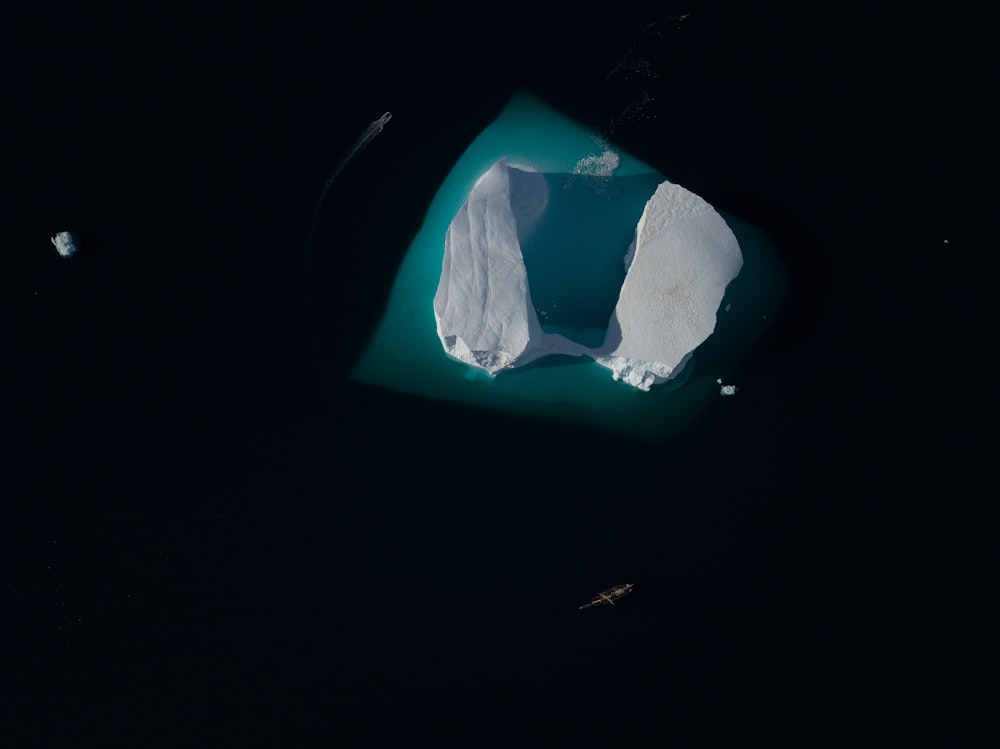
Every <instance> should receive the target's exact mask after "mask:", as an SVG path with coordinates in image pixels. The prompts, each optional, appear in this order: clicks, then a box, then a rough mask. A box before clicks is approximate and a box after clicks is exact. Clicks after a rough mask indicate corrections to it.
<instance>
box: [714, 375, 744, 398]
mask: <svg viewBox="0 0 1000 749" xmlns="http://www.w3.org/2000/svg"><path fill="white" fill-rule="evenodd" d="M716 382H717V383H719V385H720V386H721V387H719V395H736V391H737V390H739V388H738V387H736V386H735V385H723V384H722V378H721V377H720V378H719V379H718V380H716Z"/></svg>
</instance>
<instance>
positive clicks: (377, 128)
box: [308, 112, 392, 248]
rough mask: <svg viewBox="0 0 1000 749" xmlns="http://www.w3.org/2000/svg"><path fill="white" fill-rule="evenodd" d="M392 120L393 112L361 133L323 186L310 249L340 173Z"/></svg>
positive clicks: (314, 220)
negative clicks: (320, 217) (324, 203)
mask: <svg viewBox="0 0 1000 749" xmlns="http://www.w3.org/2000/svg"><path fill="white" fill-rule="evenodd" d="M391 119H392V112H386V113H385V114H383V115H382V116H381V117H379V118H378V119H377V120H375V121H374V122H373V123H371V124H370V125H369V126H368V127H366V128H365V131H364V132H363V133H361V137H359V138H358V139H357V140H356V141H354V145H353V146H351V148H350V149H349V150H348V151H347V153H346V154H345V155H344V158H342V159H341V160H340V163H339V164H337V166H336V168H335V169H334V170H333V173H332V174H331V175H330V178H329V179H328V180H327V181H326V184H325V185H324V186H323V192H321V193H320V194H319V200H317V201H316V211H315V212H314V213H313V219H312V224H310V226H309V237H308V243H309V247H310V248H311V247H312V241H313V235H314V234H315V233H316V224H317V223H318V222H319V212H320V210H321V209H322V208H323V201H324V200H326V194H327V193H328V192H329V191H330V187H331V186H332V185H333V183H334V182H335V181H336V179H337V177H338V176H340V173H341V172H342V171H344V168H345V167H346V166H347V165H348V164H350V163H351V162H352V161H353V160H354V158H355V157H356V156H357V155H358V154H359V153H361V152H362V151H364V150H365V148H367V147H368V144H369V143H371V142H372V141H373V140H375V136H377V135H378V134H379V133H381V132H382V128H384V127H385V124H386V123H387V122H388V121H389V120H391Z"/></svg>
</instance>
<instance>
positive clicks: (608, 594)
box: [580, 583, 634, 609]
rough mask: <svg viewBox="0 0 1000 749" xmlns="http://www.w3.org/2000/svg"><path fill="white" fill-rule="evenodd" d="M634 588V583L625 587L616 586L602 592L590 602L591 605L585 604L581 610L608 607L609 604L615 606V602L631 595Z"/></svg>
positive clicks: (626, 584)
mask: <svg viewBox="0 0 1000 749" xmlns="http://www.w3.org/2000/svg"><path fill="white" fill-rule="evenodd" d="M633 587H634V586H633V585H632V583H625V584H624V585H616V586H614V587H613V588H608V589H607V590H602V591H601V592H600V593H598V594H597V595H596V596H594V597H593V598H592V599H591V600H590V603H585V604H584V605H583V606H581V607H580V608H581V609H589V608H590V607H591V606H606V605H608V604H611V605H612V606H614V605H615V601H617V600H618V599H619V598H624V597H625V596H627V595H628V594H629V593H631V592H632V588H633Z"/></svg>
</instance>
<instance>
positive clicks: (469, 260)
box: [434, 159, 743, 390]
mask: <svg viewBox="0 0 1000 749" xmlns="http://www.w3.org/2000/svg"><path fill="white" fill-rule="evenodd" d="M547 201H548V187H547V184H546V181H545V177H544V175H542V174H541V173H539V172H536V171H532V170H531V169H530V168H527V167H525V168H522V167H515V166H512V165H510V164H508V163H507V161H506V159H500V160H499V161H497V162H496V163H494V164H493V166H492V167H491V168H490V169H489V171H487V172H486V173H485V174H484V175H483V176H482V177H480V179H479V181H478V182H477V183H476V185H475V187H474V188H473V190H472V192H471V194H470V195H469V198H468V200H467V201H466V202H465V204H464V205H463V206H462V207H461V209H460V210H459V212H458V214H457V215H456V216H455V218H454V219H453V220H452V222H451V225H450V226H449V227H448V231H447V234H446V238H445V249H444V260H443V263H442V268H441V279H440V282H439V284H438V287H437V293H436V295H435V297H434V316H435V319H436V321H437V334H438V338H440V340H441V343H442V344H443V346H444V349H445V351H446V352H447V353H448V354H449V355H450V356H452V357H454V358H456V359H459V360H461V361H463V362H466V363H468V364H471V365H473V366H476V367H479V368H481V369H485V370H486V371H488V372H489V373H490V374H496V373H497V372H500V371H502V370H504V369H510V368H513V367H519V366H523V365H525V364H528V363H529V362H532V361H534V360H536V359H538V358H539V357H542V356H546V355H548V354H569V355H572V356H589V357H591V358H593V359H594V360H595V361H596V362H597V363H598V364H600V365H602V366H604V367H607V368H608V369H610V370H611V371H612V373H613V376H614V378H615V379H616V380H617V379H620V380H623V381H625V382H627V383H628V384H629V385H632V386H633V387H636V388H639V389H640V390H649V388H650V386H652V385H655V384H657V383H661V382H665V381H666V380H669V379H671V378H672V377H674V376H676V375H677V374H679V373H680V371H681V370H682V369H683V367H684V364H685V363H686V362H687V360H688V358H689V357H690V356H691V353H692V352H693V351H694V350H695V349H696V348H697V347H698V346H699V345H700V344H701V343H702V342H704V341H705V339H706V338H708V337H709V336H710V335H711V334H712V332H713V331H714V330H715V322H716V319H715V316H716V312H717V310H718V308H719V305H720V304H721V302H722V297H723V294H724V292H725V289H726V286H727V285H728V284H729V282H730V281H732V280H733V279H734V278H736V276H737V275H738V274H739V272H740V268H741V267H742V266H743V254H742V252H741V251H740V246H739V243H738V242H737V240H736V237H735V235H734V234H733V232H732V231H731V230H730V228H729V226H728V225H727V224H726V222H725V220H724V219H723V218H722V216H720V215H719V214H718V213H717V212H716V211H715V209H713V208H712V206H710V205H709V204H708V203H707V202H705V201H704V200H702V199H701V198H700V197H698V196H697V195H695V194H694V193H692V192H690V191H688V190H685V189H684V188H683V187H680V186H679V185H675V184H671V183H670V182H663V183H661V184H660V185H659V187H658V188H657V189H656V192H655V193H654V194H653V196H652V197H651V198H650V199H649V201H648V202H647V203H646V207H645V210H644V211H643V213H642V217H641V218H640V219H639V222H638V225H637V226H636V228H635V237H634V239H633V242H632V245H631V246H630V247H628V248H622V250H623V252H622V254H623V259H624V262H625V263H626V265H627V268H628V270H627V272H626V275H625V281H624V283H623V284H622V287H621V291H620V293H619V297H618V302H617V305H616V306H615V309H614V312H613V313H612V315H611V318H610V320H609V321H608V327H607V333H606V334H605V338H604V342H603V344H601V345H600V346H597V347H595V348H589V347H587V346H584V345H583V344H581V343H577V342H576V341H572V340H570V339H568V338H566V337H565V336H562V335H560V334H558V333H554V332H552V333H547V332H545V331H544V330H543V329H542V325H541V323H540V322H539V319H538V315H537V313H536V311H535V309H536V308H535V305H534V304H533V302H532V299H531V292H530V290H529V285H528V275H527V271H526V269H525V264H524V258H523V256H522V254H521V242H522V241H524V239H525V238H526V237H527V236H528V235H529V234H530V232H531V230H532V227H533V225H534V223H535V222H536V221H537V220H538V219H539V217H540V216H541V215H542V214H543V213H544V211H545V208H546V205H547ZM567 263H570V264H571V263H572V260H571V259H568V260H567Z"/></svg>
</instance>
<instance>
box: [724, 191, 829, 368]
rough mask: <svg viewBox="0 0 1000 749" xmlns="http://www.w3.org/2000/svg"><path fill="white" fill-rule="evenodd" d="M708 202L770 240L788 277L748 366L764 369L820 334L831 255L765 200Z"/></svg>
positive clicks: (742, 196)
mask: <svg viewBox="0 0 1000 749" xmlns="http://www.w3.org/2000/svg"><path fill="white" fill-rule="evenodd" d="M706 199H707V200H708V201H709V202H710V203H711V204H712V205H714V206H715V207H716V208H717V209H718V210H721V211H725V212H727V213H730V214H732V215H733V216H735V217H737V218H739V219H742V220H744V221H746V222H747V223H749V224H752V225H753V226H754V227H756V228H758V229H760V230H761V231H762V232H763V233H764V234H766V235H767V237H768V239H770V241H771V244H772V245H773V248H774V250H775V252H776V253H777V255H778V257H779V259H780V260H781V262H782V264H783V265H784V267H785V270H786V272H787V274H788V285H787V289H786V290H785V293H784V294H783V295H782V298H781V301H780V303H779V305H778V309H777V310H776V314H775V315H774V320H773V321H772V324H771V325H769V326H768V328H767V330H766V332H765V333H764V335H763V336H762V337H761V339H760V340H759V341H758V342H757V343H756V344H755V345H754V347H753V349H752V350H751V351H750V352H749V353H748V356H747V358H746V360H745V365H747V366H750V367H756V366H760V365H762V364H765V363H767V362H769V361H771V360H772V359H774V358H775V357H778V356H781V355H783V354H786V353H788V352H790V351H792V350H794V349H796V348H797V347H799V346H801V345H802V344H803V343H804V342H805V341H807V340H809V339H811V338H813V337H814V336H815V335H816V334H817V333H818V331H819V327H820V325H821V324H822V320H823V318H824V316H825V313H826V309H827V307H828V306H829V300H830V265H829V261H828V253H829V252H830V249H829V248H828V247H826V246H825V245H823V244H822V243H821V242H820V240H819V239H818V238H817V237H816V236H815V235H814V234H813V233H812V232H810V231H809V229H808V228H807V227H806V226H805V225H804V224H803V223H802V222H801V221H800V220H799V219H798V218H797V217H795V216H793V215H792V214H791V213H789V212H788V210H787V209H785V208H784V207H783V206H781V205H779V204H777V203H775V202H773V201H771V200H768V199H767V198H765V197H762V196H760V195H754V194H752V193H749V192H746V191H743V190H726V191H722V192H719V193H716V194H713V195H710V196H708V197H707V198H706Z"/></svg>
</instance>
